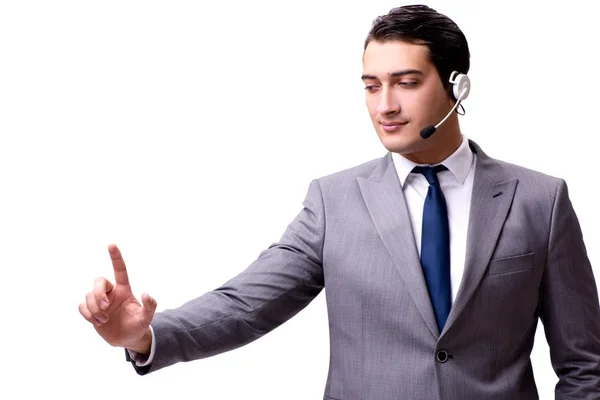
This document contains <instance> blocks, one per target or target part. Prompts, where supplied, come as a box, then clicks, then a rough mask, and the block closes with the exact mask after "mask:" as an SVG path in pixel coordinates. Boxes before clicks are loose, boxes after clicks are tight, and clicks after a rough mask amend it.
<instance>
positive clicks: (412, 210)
mask: <svg viewBox="0 0 600 400" xmlns="http://www.w3.org/2000/svg"><path fill="white" fill-rule="evenodd" d="M392 159H393V160H394V165H395V167H396V172H397V173H398V178H399V179H400V184H401V185H402V190H403V191H404V197H405V198H406V205H407V207H408V213H409V215H410V221H411V224H412V230H413V234H414V236H415V243H416V244H417V250H418V252H419V257H420V256H421V232H422V230H423V226H422V221H423V207H424V206H425V197H426V196H427V190H428V189H429V183H428V182H427V179H425V176H424V175H423V174H421V173H413V172H412V170H413V168H414V167H416V166H417V165H422V164H416V163H414V162H412V161H410V160H408V159H406V158H404V157H402V156H401V155H400V154H397V153H392ZM475 161H476V156H475V154H473V152H472V151H471V148H470V147H469V142H468V140H467V139H466V138H465V137H464V136H463V141H462V143H461V145H460V146H459V147H458V149H457V150H456V151H455V152H454V153H452V155H450V156H449V157H448V158H446V159H445V160H444V161H442V162H441V163H440V164H443V165H444V166H445V167H446V168H448V170H447V171H441V172H439V173H438V174H437V175H438V180H439V181H440V187H441V188H442V192H443V193H444V198H445V199H446V206H447V209H448V224H449V227H450V287H451V289H452V302H453V303H454V300H455V299H456V293H457V292H458V288H459V286H460V282H461V280H462V276H463V272H464V270H465V257H466V253H467V228H468V226H469V211H470V209H471V194H472V193H473V177H474V176H475ZM436 165H437V164H436Z"/></svg>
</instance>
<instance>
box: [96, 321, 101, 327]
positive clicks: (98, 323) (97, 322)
mask: <svg viewBox="0 0 600 400" xmlns="http://www.w3.org/2000/svg"><path fill="white" fill-rule="evenodd" d="M94 325H96V326H100V325H102V324H101V323H100V321H94Z"/></svg>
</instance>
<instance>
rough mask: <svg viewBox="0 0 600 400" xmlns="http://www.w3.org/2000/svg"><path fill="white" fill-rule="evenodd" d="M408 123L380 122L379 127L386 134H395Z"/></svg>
mask: <svg viewBox="0 0 600 400" xmlns="http://www.w3.org/2000/svg"><path fill="white" fill-rule="evenodd" d="M406 124H408V122H381V126H382V128H383V130H384V131H386V132H396V131H399V130H400V129H402V127H403V126H404V125H406Z"/></svg>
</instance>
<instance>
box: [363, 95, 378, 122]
mask: <svg viewBox="0 0 600 400" xmlns="http://www.w3.org/2000/svg"><path fill="white" fill-rule="evenodd" d="M365 103H366V105H367V110H368V111H369V115H370V116H371V118H375V117H377V106H378V105H379V103H378V100H377V98H375V97H374V96H371V97H367V98H366V101H365Z"/></svg>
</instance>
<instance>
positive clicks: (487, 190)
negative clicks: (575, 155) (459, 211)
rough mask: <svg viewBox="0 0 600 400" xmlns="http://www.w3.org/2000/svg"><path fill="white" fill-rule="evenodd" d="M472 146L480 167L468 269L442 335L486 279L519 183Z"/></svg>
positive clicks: (479, 149)
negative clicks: (485, 274) (488, 267)
mask: <svg viewBox="0 0 600 400" xmlns="http://www.w3.org/2000/svg"><path fill="white" fill-rule="evenodd" d="M469 144H470V146H471V149H472V150H473V152H474V153H475V154H476V155H477V164H476V168H475V177H474V181H473V194H472V197H471V210H470V215H469V227H468V233H467V253H466V259H465V270H464V273H463V278H462V282H461V285H460V288H459V290H458V293H457V296H456V300H455V303H454V304H453V306H452V309H451V310H450V315H449V316H448V320H447V322H446V325H445V326H444V330H443V332H442V335H444V334H445V332H447V331H448V329H450V327H451V326H452V324H453V323H454V322H455V321H456V319H457V318H458V316H459V315H460V313H461V312H462V311H463V310H464V308H465V306H466V305H467V303H468V302H469V300H470V299H471V298H472V296H473V293H474V292H475V290H476V289H477V287H478V286H479V283H480V282H481V280H482V279H483V276H484V273H485V271H486V269H487V266H488V264H489V262H490V259H491V257H492V253H493V252H494V248H495V247H496V243H497V241H498V237H499V236H500V232H501V231H502V226H503V225H504V222H505V220H506V217H507V215H508V211H509V210H510V206H511V204H512V200H513V196H514V194H515V188H516V186H517V180H516V179H514V178H513V179H509V178H508V177H506V176H505V174H504V172H503V170H502V167H501V166H500V165H499V164H498V163H497V162H496V161H494V160H493V159H491V158H490V157H488V156H487V155H486V154H485V153H484V152H483V151H482V150H481V148H480V147H479V146H478V145H477V144H476V143H474V142H472V141H470V142H469Z"/></svg>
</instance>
